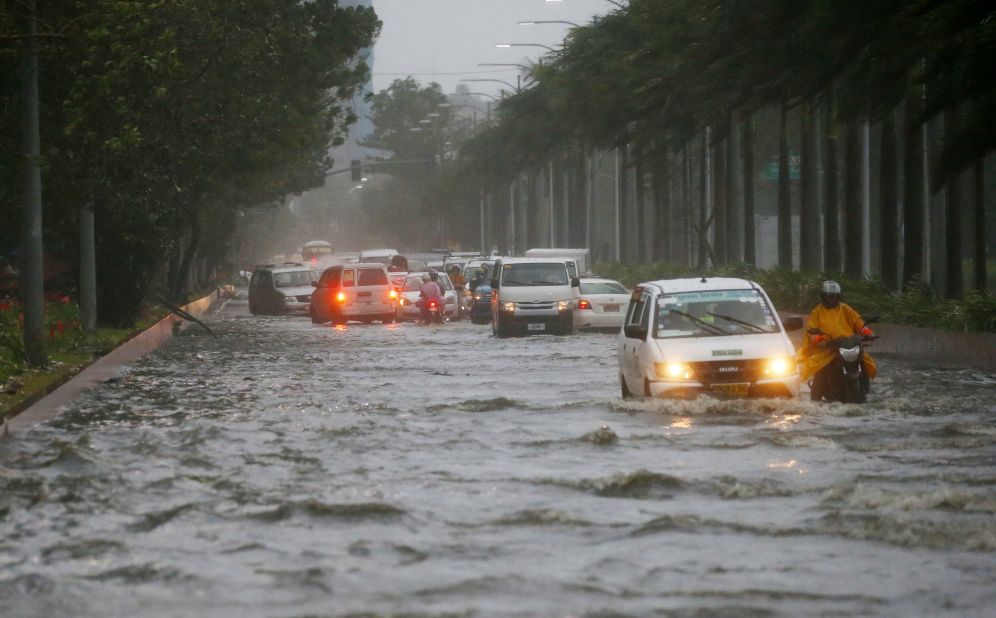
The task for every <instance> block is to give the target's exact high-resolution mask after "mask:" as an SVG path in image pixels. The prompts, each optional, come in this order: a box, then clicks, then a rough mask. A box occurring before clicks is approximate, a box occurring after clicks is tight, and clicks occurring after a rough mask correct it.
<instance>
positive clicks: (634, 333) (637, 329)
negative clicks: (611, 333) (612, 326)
mask: <svg viewBox="0 0 996 618" xmlns="http://www.w3.org/2000/svg"><path fill="white" fill-rule="evenodd" d="M623 333H624V334H625V335H626V336H627V337H629V338H630V339H641V340H642V339H646V338H647V331H646V330H644V328H643V327H642V326H640V325H639V324H627V325H626V326H624V327H623Z"/></svg>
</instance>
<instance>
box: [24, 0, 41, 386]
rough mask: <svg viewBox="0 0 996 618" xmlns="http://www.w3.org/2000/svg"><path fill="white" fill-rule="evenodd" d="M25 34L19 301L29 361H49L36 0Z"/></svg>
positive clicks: (28, 7) (38, 363)
mask: <svg viewBox="0 0 996 618" xmlns="http://www.w3.org/2000/svg"><path fill="white" fill-rule="evenodd" d="M24 10H25V11H26V13H27V26H26V28H27V32H26V34H27V36H26V37H25V39H24V51H23V55H24V56H23V67H22V73H21V80H22V83H21V123H22V124H21V131H22V133H21V135H22V139H23V144H22V148H23V152H24V159H23V161H22V165H23V166H24V168H23V174H24V176H23V180H22V182H23V185H22V199H23V208H24V217H23V220H22V225H21V258H20V264H19V269H20V276H21V303H22V304H23V308H24V324H23V327H22V331H21V333H22V337H23V339H24V350H25V353H26V354H27V361H28V364H29V365H31V366H32V367H42V366H44V365H45V364H47V363H48V355H47V354H46V352H45V269H44V254H43V251H44V247H43V243H42V185H41V130H40V121H39V110H38V42H37V40H36V38H35V33H36V32H37V26H36V15H37V12H36V5H35V0H27V1H26V2H25V3H24Z"/></svg>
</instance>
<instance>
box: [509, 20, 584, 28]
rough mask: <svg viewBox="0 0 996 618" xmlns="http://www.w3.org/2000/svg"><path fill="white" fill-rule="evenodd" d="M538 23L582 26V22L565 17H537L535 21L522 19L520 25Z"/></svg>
mask: <svg viewBox="0 0 996 618" xmlns="http://www.w3.org/2000/svg"><path fill="white" fill-rule="evenodd" d="M536 24H567V25H568V26H574V27H575V28H580V27H581V24H579V23H576V22H573V21H567V20H563V19H537V20H533V21H520V22H519V25H520V26H535V25H536Z"/></svg>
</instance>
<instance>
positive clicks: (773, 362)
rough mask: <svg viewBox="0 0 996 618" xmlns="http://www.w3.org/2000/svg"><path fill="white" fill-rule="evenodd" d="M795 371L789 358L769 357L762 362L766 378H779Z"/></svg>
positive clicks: (793, 364)
mask: <svg viewBox="0 0 996 618" xmlns="http://www.w3.org/2000/svg"><path fill="white" fill-rule="evenodd" d="M795 371H796V367H795V363H794V362H793V361H792V359H789V358H784V357H777V358H769V359H768V360H767V362H765V363H764V375H765V377H768V378H781V377H783V376H787V375H790V374H793V373H795Z"/></svg>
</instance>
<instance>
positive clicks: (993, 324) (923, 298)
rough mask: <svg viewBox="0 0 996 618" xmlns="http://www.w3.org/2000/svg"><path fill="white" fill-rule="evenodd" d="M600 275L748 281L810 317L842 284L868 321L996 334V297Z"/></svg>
mask: <svg viewBox="0 0 996 618" xmlns="http://www.w3.org/2000/svg"><path fill="white" fill-rule="evenodd" d="M595 272H597V273H598V274H599V275H601V276H603V277H610V278H612V279H617V280H618V281H620V282H622V283H623V284H625V285H627V286H632V285H635V284H637V283H639V282H641V281H654V280H656V279H673V278H678V277H693V276H701V275H705V276H707V277H720V276H724V277H743V278H745V279H751V280H753V281H756V282H757V283H759V284H760V285H761V287H763V288H764V290H765V291H766V292H767V293H768V296H770V297H771V300H772V302H774V303H775V306H776V307H778V309H779V310H781V311H794V312H798V313H808V312H809V311H811V310H812V308H813V307H814V306H816V303H818V302H819V295H820V284H821V283H822V282H823V281H825V280H827V279H834V280H836V281H839V282H840V284H841V285H842V286H843V289H844V301H845V302H847V303H848V304H849V305H851V306H852V307H854V308H855V309H856V310H858V312H860V313H861V314H862V315H864V316H872V315H875V316H878V317H879V319H880V320H881V321H883V322H891V323H894V324H908V325H910V326H923V327H928V328H940V329H944V330H952V331H972V332H990V333H991V332H996V296H994V295H993V294H991V293H989V292H981V291H976V290H973V291H970V292H966V294H965V298H963V299H959V300H951V299H944V298H939V297H938V296H937V295H936V294H935V293H934V292H933V290H932V289H931V288H930V286H929V285H927V284H926V283H924V282H922V281H915V282H914V283H913V284H912V285H910V286H908V287H907V289H905V290H903V291H900V292H892V291H890V290H889V289H888V288H886V287H885V286H884V285H883V284H882V282H880V281H877V280H874V279H855V278H851V277H847V276H846V275H843V274H841V273H801V272H795V271H790V270H783V269H771V270H761V269H758V268H753V267H750V266H747V265H745V264H736V265H729V266H724V267H719V268H713V269H709V270H707V271H706V272H702V271H700V270H698V269H694V268H688V267H683V266H676V265H674V264H667V263H649V264H632V263H619V262H603V263H600V264H598V265H597V266H596V269H595Z"/></svg>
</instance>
